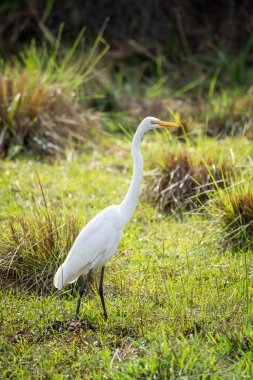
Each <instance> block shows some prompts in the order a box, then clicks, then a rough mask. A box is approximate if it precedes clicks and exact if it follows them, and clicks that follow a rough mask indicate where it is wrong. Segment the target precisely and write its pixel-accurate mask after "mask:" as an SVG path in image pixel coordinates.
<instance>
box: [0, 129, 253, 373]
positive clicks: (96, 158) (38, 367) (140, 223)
mask: <svg viewBox="0 0 253 380" xmlns="http://www.w3.org/2000/svg"><path fill="white" fill-rule="evenodd" d="M162 140H163V143H161V141H162ZM176 141H177V140H176V138H173V139H172V138H170V139H169V140H168V139H167V136H166V135H158V134H155V138H154V137H153V138H152V136H147V138H146V139H145V140H144V141H143V152H144V156H145V161H144V162H145V167H146V169H148V168H149V165H150V164H151V162H152V158H153V157H154V155H156V154H157V152H161V149H166V145H167V148H168V147H169V143H170V145H173V144H177V143H176ZM233 144H234V145H233V150H234V152H236V147H237V149H238V152H239V151H240V149H242V148H243V149H244V151H246V150H247V149H248V148H247V146H248V145H247V143H242V141H241V140H238V143H236V141H233ZM237 144H238V145H237ZM211 146H212V144H211V143H210V145H209V150H210V151H211V148H210V147H211ZM214 147H215V144H214ZM214 147H213V148H214ZM227 148H228V149H229V148H231V145H230V144H229V142H227ZM205 149H206V150H207V151H208V146H207V143H206V145H205ZM36 170H37V171H38V173H39V177H40V182H41V184H42V186H43V189H44V193H45V198H46V199H47V202H48V208H49V212H50V215H55V216H56V223H59V224H60V223H61V222H62V220H61V218H62V216H64V215H65V216H70V215H72V217H76V218H77V220H78V223H77V224H76V225H77V226H80V225H82V224H85V223H86V221H87V220H89V219H90V218H91V217H92V216H93V215H95V214H96V213H97V212H98V211H100V210H101V209H102V208H103V207H105V206H106V205H108V204H112V203H118V202H120V201H121V199H122V198H123V195H124V193H125V192H126V190H127V187H128V184H129V180H130V178H131V171H132V161H131V157H130V145H129V142H128V141H126V139H124V138H121V139H120V140H119V139H118V138H117V141H116V140H115V138H110V139H109V140H107V142H106V143H105V144H104V145H103V148H102V149H98V150H96V151H93V153H86V154H82V155H80V156H79V157H76V156H75V155H74V156H69V157H68V160H63V161H60V162H58V163H57V162H56V163H55V164H54V165H49V164H47V163H39V162H37V163H36V164H35V162H34V161H33V160H28V159H27V158H23V159H20V160H15V161H3V162H1V172H2V176H1V179H0V181H1V219H2V222H1V226H2V227H3V228H4V231H5V233H7V231H8V230H7V229H6V228H7V227H6V224H7V221H8V220H9V219H10V218H11V217H12V216H13V215H16V213H17V208H18V209H19V210H20V209H21V211H22V217H23V219H24V221H26V223H28V226H29V224H30V229H31V231H33V232H34V231H37V227H36V226H37V225H36V223H34V220H30V219H29V217H30V216H29V215H31V214H32V215H33V213H34V202H35V203H36V204H39V205H43V197H42V195H41V189H40V186H39V184H38V179H37V176H36ZM144 184H145V177H144ZM143 191H144V192H145V186H144V187H143ZM10 205H14V206H13V207H14V209H13V208H10ZM40 207H42V206H40ZM39 215H40V214H39ZM40 220H41V223H42V224H44V225H45V224H46V223H47V221H46V220H44V219H43V218H40ZM65 222H66V220H65ZM221 233H222V231H221ZM41 234H42V235H43V232H41ZM60 240H61V241H60ZM60 240H56V244H57V245H58V251H57V250H56V251H55V253H56V254H59V255H62V256H64V255H65V254H66V253H67V252H65V249H64V245H65V244H66V241H67V234H64V233H63V234H62V235H61V239H60ZM62 250H63V251H64V252H63V251H62ZM66 250H67V247H66ZM1 254H2V251H1ZM27 255H28V257H29V252H27ZM49 260H50V262H51V263H53V264H54V265H56V261H57V257H56V256H55V255H54V254H52V255H50V258H49ZM252 264H253V259H252V252H251V251H248V250H243V252H242V250H240V251H238V252H234V250H233V251H232V250H230V249H229V248H227V249H225V250H224V249H223V250H221V246H220V240H219V238H218V237H217V228H216V227H215V226H213V224H212V220H210V219H205V218H204V216H203V215H199V214H192V215H190V214H189V215H186V216H185V218H184V222H178V221H177V219H176V218H174V217H173V216H168V215H166V214H162V213H160V212H159V211H158V210H156V209H154V207H153V206H152V205H151V204H149V203H148V202H147V201H146V200H145V197H141V199H140V202H139V204H138V207H137V210H136V213H135V216H134V218H133V220H132V221H131V222H130V223H129V225H127V227H126V228H125V232H124V235H123V239H122V241H121V244H120V247H119V250H118V253H117V255H116V256H114V257H113V259H112V260H111V261H110V262H109V263H108V265H107V266H106V272H105V284H104V286H105V297H106V304H107V308H108V314H109V319H108V321H107V322H105V321H104V320H103V314H102V308H101V305H100V300H99V297H98V295H97V282H98V278H97V277H98V273H97V274H96V275H95V277H94V278H93V281H92V282H91V286H90V288H89V291H88V294H87V296H86V297H85V298H84V300H83V303H82V306H81V313H80V316H81V323H80V324H79V325H74V324H73V323H72V322H73V320H74V312H75V307H76V301H77V293H76V292H75V291H74V296H73V295H72V294H71V292H70V289H67V290H66V291H65V292H64V293H63V294H62V295H60V294H59V293H57V292H54V291H53V287H52V288H51V294H50V295H48V294H47V295H46V294H45V293H44V294H43V288H42V289H41V291H40V289H38V288H36V287H34V290H32V288H25V286H24V284H23V287H22V285H20V284H19V285H17V283H13V282H12V281H11V279H8V278H6V280H5V281H6V284H5V286H4V287H2V291H1V293H0V297H1V304H2V305H5V307H3V308H2V309H1V312H0V322H1V335H0V347H1V348H0V368H1V369H0V370H1V374H2V375H1V376H2V378H4V379H28V378H31V379H32V378H38V379H42V378H49V379H65V378H75V379H80V378H95V379H102V378H106V379H132V378H136V379H143V378H144V379H146V378H147V379H156V378H158V379H168V378H171V379H173V378H178V379H185V378H189V379H198V378H202V379H237V378H246V379H247V378H248V379H250V378H252V376H253V366H252V346H253V330H252V322H253V321H252V313H251V310H252V306H253V305H252V301H253V300H252V287H251V267H252ZM32 265H35V264H34V263H33V264H32ZM31 273H32V272H31ZM52 274H53V271H52V272H51V273H50V276H52ZM32 276H33V274H31V277H32Z"/></svg>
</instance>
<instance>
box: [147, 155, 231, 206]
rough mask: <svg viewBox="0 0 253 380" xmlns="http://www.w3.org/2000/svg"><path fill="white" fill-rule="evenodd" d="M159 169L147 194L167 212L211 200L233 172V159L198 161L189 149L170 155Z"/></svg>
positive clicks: (214, 158)
mask: <svg viewBox="0 0 253 380" xmlns="http://www.w3.org/2000/svg"><path fill="white" fill-rule="evenodd" d="M156 166H158V169H157V170H156V171H155V174H154V175H152V176H150V177H149V180H148V182H149V184H148V187H149V191H148V192H147V193H148V194H150V196H151V197H152V200H153V201H154V202H155V203H156V205H158V207H159V208H160V209H161V210H163V211H166V212H171V211H179V210H180V211H182V210H190V209H194V208H197V207H199V206H200V205H202V204H203V203H204V202H206V201H207V200H208V199H209V192H210V191H211V190H212V189H213V188H215V187H221V188H222V187H224V186H225V184H226V183H229V181H230V179H231V176H232V175H233V173H234V165H233V163H232V162H231V160H230V161H229V160H226V159H220V158H219V157H215V156H213V157H212V158H211V157H207V158H206V159H205V158H204V157H202V158H198V157H195V156H194V154H193V153H190V152H189V151H188V150H186V149H183V150H180V151H178V152H170V153H168V154H167V155H165V156H164V157H163V158H162V162H160V163H158V165H157V164H156Z"/></svg>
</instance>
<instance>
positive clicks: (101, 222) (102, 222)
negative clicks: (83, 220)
mask: <svg viewBox="0 0 253 380" xmlns="http://www.w3.org/2000/svg"><path fill="white" fill-rule="evenodd" d="M119 219H120V217H119V206H109V207H107V208H106V209H104V210H103V211H101V212H100V213H99V214H97V215H96V216H95V218H94V219H92V220H91V221H90V222H89V223H88V224H87V225H86V226H85V227H84V228H83V229H82V230H81V232H80V233H79V235H78V236H77V238H76V240H75V242H74V244H73V246H72V248H71V250H70V252H69V254H68V256H67V258H66V260H65V261H64V263H63V264H62V265H61V266H60V267H59V268H58V270H57V272H56V275H55V278H54V285H55V287H56V288H57V289H59V290H61V289H62V288H63V287H64V286H66V285H67V284H70V283H72V282H74V281H76V280H77V279H78V277H79V276H81V275H85V274H87V273H88V272H89V270H91V269H95V268H97V267H100V266H103V265H105V263H106V262H107V261H108V260H110V258H111V257H112V256H113V255H114V253H115V252H116V249H117V247H118V245H119V242H120V239H121V236H122V233H123V228H122V227H121V224H120V220H119Z"/></svg>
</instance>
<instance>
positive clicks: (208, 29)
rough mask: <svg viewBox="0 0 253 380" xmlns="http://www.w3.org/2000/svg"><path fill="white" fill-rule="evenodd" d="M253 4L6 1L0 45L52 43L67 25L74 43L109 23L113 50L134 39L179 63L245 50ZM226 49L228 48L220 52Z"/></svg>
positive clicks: (231, 1)
mask: <svg viewBox="0 0 253 380" xmlns="http://www.w3.org/2000/svg"><path fill="white" fill-rule="evenodd" d="M252 19H253V7H252V2H251V1H249V0H248V1H243V2H239V1H238V0H229V1H225V0H223V1H212V2H208V3H207V2H206V1H204V0H194V1H191V2H189V1H186V0H183V1H180V2H178V1H176V0H172V1H167V2H165V1H163V0H155V1H154V0H147V1H145V6H144V3H143V1H142V0H134V1H133V0H123V1H121V2H120V4H119V3H118V2H115V1H112V0H97V1H85V2H83V1H81V0H75V1H74V0H67V1H64V2H57V1H54V0H42V1H39V0H33V1H29V0H14V1H11V2H10V1H9V0H2V2H1V5H0V42H1V48H2V50H13V49H15V48H16V44H20V43H24V42H28V41H30V39H31V36H32V37H34V36H35V37H36V38H37V39H38V40H40V41H41V40H42V39H43V38H44V37H46V38H47V39H49V40H50V39H52V36H53V35H55V34H56V32H57V30H58V27H59V24H60V23H61V22H64V24H65V39H66V40H70V41H71V40H73V38H74V36H76V35H77V34H78V33H79V31H80V29H82V28H83V27H84V26H85V27H87V30H88V33H89V35H92V36H93V37H94V36H95V35H97V33H98V32H99V30H100V28H101V26H102V25H103V24H104V22H105V21H106V20H107V27H106V30H105V38H106V39H107V40H108V41H109V43H110V44H111V45H112V46H113V47H119V45H122V43H123V44H124V45H125V46H126V47H127V46H129V45H131V44H132V42H133V40H134V41H137V42H138V43H142V44H144V45H145V46H147V47H149V48H152V49H153V50H154V51H153V52H152V53H153V54H154V53H156V54H157V53H158V52H161V51H162V52H163V53H164V54H165V55H166V57H167V58H168V59H169V60H172V61H174V62H178V60H181V59H182V56H183V57H186V58H188V59H190V60H191V56H192V55H195V54H201V55H203V54H204V55H206V54H207V53H208V54H209V55H210V53H214V55H216V54H218V56H219V58H220V60H221V61H223V62H225V61H224V60H226V57H223V56H222V54H220V53H219V47H220V48H221V47H222V44H224V45H225V47H226V49H227V50H228V52H229V53H230V54H235V52H237V51H239V50H241V48H242V45H243V44H244V42H245V41H246V40H247V39H248V37H249V35H250V30H251V27H252ZM220 50H224V49H220Z"/></svg>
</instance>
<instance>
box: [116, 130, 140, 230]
mask: <svg viewBox="0 0 253 380" xmlns="http://www.w3.org/2000/svg"><path fill="white" fill-rule="evenodd" d="M144 133H145V131H143V130H142V129H139V128H138V129H137V131H136V132H135V135H134V138H133V141H132V148H131V152H132V157H133V164H134V168H133V176H132V181H131V183H130V186H129V189H128V192H127V193H126V196H125V198H124V199H123V201H122V202H121V204H120V205H119V215H120V220H121V223H122V227H123V226H124V225H125V224H127V223H128V222H129V220H130V219H131V218H132V216H133V214H134V211H135V208H136V204H137V201H138V198H139V194H140V188H141V179H142V171H143V159H142V155H141V151H140V142H141V139H142V137H143V135H144Z"/></svg>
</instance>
